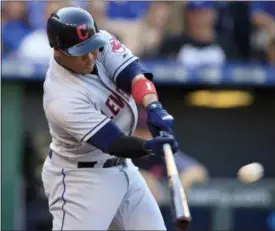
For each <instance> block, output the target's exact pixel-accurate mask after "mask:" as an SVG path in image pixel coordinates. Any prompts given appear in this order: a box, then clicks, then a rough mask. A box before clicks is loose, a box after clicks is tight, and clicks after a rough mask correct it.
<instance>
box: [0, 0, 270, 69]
mask: <svg viewBox="0 0 275 231" xmlns="http://www.w3.org/2000/svg"><path fill="white" fill-rule="evenodd" d="M66 5H74V6H80V7H83V8H85V9H86V10H88V11H89V12H90V13H91V14H92V15H93V16H94V17H95V19H96V21H97V24H98V27H99V28H100V29H105V30H108V31H109V32H111V33H113V34H114V35H115V36H116V37H117V38H118V39H120V40H121V42H122V43H124V44H125V45H127V46H128V47H129V48H130V49H131V50H132V51H133V53H134V54H136V55H137V56H139V57H141V58H142V59H144V60H145V59H164V60H165V59H169V60H171V59H172V60H178V61H180V62H182V63H183V64H185V65H187V66H189V67H191V68H192V67H194V68H195V67H197V66H198V65H204V64H222V63H224V62H225V61H227V60H230V61H235V60H237V61H239V60H241V61H251V60H252V61H259V62H262V63H274V62H275V2H272V1H270V2H262V1H247V2H245V1H220V2H218V1H217V2H216V1H177V2H172V1H167V2H164V1H154V2H150V1H123V0H120V1H102V0H93V1H27V2H24V1H5V2H3V3H2V6H1V7H2V9H1V11H2V25H1V26H2V44H1V45H2V56H3V57H9V56H17V57H22V58H28V59H31V60H34V61H35V62H45V60H47V59H48V58H49V56H50V55H51V52H52V50H51V49H50V47H49V45H48V42H47V35H46V31H45V25H46V20H47V17H48V16H49V15H50V14H51V13H52V12H53V11H54V10H56V9H58V8H60V7H63V6H66Z"/></svg>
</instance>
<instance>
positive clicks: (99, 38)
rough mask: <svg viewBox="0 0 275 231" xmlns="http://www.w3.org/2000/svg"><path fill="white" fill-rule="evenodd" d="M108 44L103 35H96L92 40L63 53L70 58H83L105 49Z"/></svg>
mask: <svg viewBox="0 0 275 231" xmlns="http://www.w3.org/2000/svg"><path fill="white" fill-rule="evenodd" d="M107 43H108V38H107V37H105V36H104V35H102V34H99V33H97V34H95V35H93V36H92V37H91V38H90V39H88V40H86V41H84V42H82V43H80V44H77V45H75V46H73V47H70V48H68V49H66V50H63V52H64V53H65V54H67V55H69V56H82V55H85V54H88V53H90V52H93V51H94V50H96V49H100V48H102V47H104V46H105V45H106V44H107Z"/></svg>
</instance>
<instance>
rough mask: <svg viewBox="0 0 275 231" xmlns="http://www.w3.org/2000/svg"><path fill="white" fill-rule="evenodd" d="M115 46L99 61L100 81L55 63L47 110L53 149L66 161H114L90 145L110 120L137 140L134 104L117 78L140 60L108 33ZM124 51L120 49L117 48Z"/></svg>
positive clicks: (48, 85) (46, 93) (47, 85)
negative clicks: (128, 66)
mask: <svg viewBox="0 0 275 231" xmlns="http://www.w3.org/2000/svg"><path fill="white" fill-rule="evenodd" d="M101 33H104V34H105V35H106V36H108V37H109V41H110V43H109V44H108V45H106V46H105V47H104V50H103V51H102V52H101V53H100V55H99V56H98V58H97V60H96V67H97V69H98V75H94V74H90V75H85V76H84V75H81V74H74V73H72V72H70V71H68V70H66V69H64V68H63V67H61V66H60V65H58V64H57V63H56V61H55V59H54V58H52V59H51V61H50V68H49V70H48V72H47V76H46V80H45V83H44V110H45V113H46V117H47V119H48V122H49V127H50V133H51V135H52V143H51V145H50V148H51V149H52V150H53V151H54V152H55V153H57V154H58V155H61V156H64V157H65V156H66V157H69V158H77V159H82V160H88V159H89V160H102V159H107V158H110V156H109V154H107V153H102V151H101V150H99V149H98V148H96V147H94V146H92V145H90V144H88V143H86V141H87V140H88V139H89V138H91V137H92V136H93V135H94V134H95V133H96V132H97V131H98V130H99V129H100V128H102V127H103V126H104V125H105V124H106V123H108V122H109V121H110V120H113V121H114V122H115V123H116V125H117V126H118V127H119V128H120V129H121V130H122V131H123V132H124V133H125V134H126V135H129V134H132V133H133V131H134V129H135V127H136V123H137V108H136V104H135V102H134V100H133V98H132V97H131V96H130V95H128V94H126V93H125V92H123V91H121V90H120V89H118V88H117V87H116V85H115V81H116V77H117V76H118V75H119V73H120V72H121V71H122V70H123V69H124V68H125V67H126V66H127V65H129V64H130V63H132V62H133V61H135V60H137V57H136V56H134V55H133V54H132V52H131V51H130V50H129V49H127V48H126V47H125V46H119V47H120V48H119V49H116V47H115V46H116V44H115V43H118V41H117V40H116V39H115V38H114V37H112V36H111V35H110V34H109V33H108V32H106V31H101ZM117 47H118V46H117Z"/></svg>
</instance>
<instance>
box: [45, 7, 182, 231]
mask: <svg viewBox="0 0 275 231" xmlns="http://www.w3.org/2000/svg"><path fill="white" fill-rule="evenodd" d="M47 33H48V38H49V43H50V46H51V47H53V49H54V55H53V57H52V58H51V60H50V66H49V69H48V71H47V75H46V79H45V82H44V96H43V106H44V111H45V114H46V118H47V120H48V124H49V128H50V134H51V136H52V142H51V144H50V152H49V155H48V157H47V159H46V160H45V163H44V166H43V171H42V180H43V184H44V188H45V193H46V196H47V198H48V202H49V210H50V212H51V214H52V215H53V230H107V229H108V228H109V227H110V225H113V224H115V225H116V227H119V228H120V229H121V230H165V229H166V228H165V225H164V221H163V219H162V216H161V213H160V210H159V208H158V205H157V203H156V201H155V200H154V198H153V196H152V194H151V192H150V191H149V189H148V187H147V185H146V183H145V181H144V179H143V178H142V176H141V175H140V173H139V171H138V168H137V167H136V166H135V165H134V164H133V163H132V161H131V158H133V157H142V156H145V155H150V154H155V155H160V156H162V155H163V152H162V146H163V144H164V143H169V144H170V145H171V146H172V148H173V151H174V152H176V151H177V142H176V140H175V138H174V136H173V132H172V128H171V127H172V123H173V117H172V116H171V115H169V114H168V113H167V111H166V110H164V109H163V108H162V106H161V104H160V103H159V102H158V98H157V93H156V89H155V86H154V84H153V83H152V82H151V80H150V78H151V77H152V74H150V73H148V72H146V71H144V70H143V69H142V68H141V67H140V64H139V61H138V58H137V57H136V56H134V55H133V54H132V53H131V51H130V50H129V49H128V48H126V47H125V46H124V45H122V44H121V43H120V42H119V41H118V40H117V39H116V38H115V37H114V36H112V35H111V34H109V33H108V32H107V31H104V30H98V28H97V27H96V23H95V21H94V20H93V17H92V16H91V15H90V14H89V13H88V12H87V11H85V10H83V9H81V8H76V7H65V8H62V9H59V10H57V11H56V12H54V13H53V14H52V15H51V16H50V17H49V19H48V22H47ZM136 104H137V105H141V106H143V107H144V108H146V110H147V113H148V124H149V127H150V131H151V133H152V134H153V136H154V138H153V139H152V140H149V141H145V140H143V139H139V138H136V137H133V136H131V135H132V134H133V131H134V130H135V127H136V123H137V108H136ZM160 131H163V132H164V134H163V135H162V136H159V134H160Z"/></svg>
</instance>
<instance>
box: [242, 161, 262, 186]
mask: <svg viewBox="0 0 275 231" xmlns="http://www.w3.org/2000/svg"><path fill="white" fill-rule="evenodd" d="M263 175H264V168H263V166H262V165H261V164H260V163H256V162H255V163H251V164H248V165H245V166H243V167H241V168H240V169H239V171H238V178H239V180H240V181H241V182H243V183H246V184H250V183H254V182H256V181H258V180H260V179H261V178H262V177H263Z"/></svg>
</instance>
